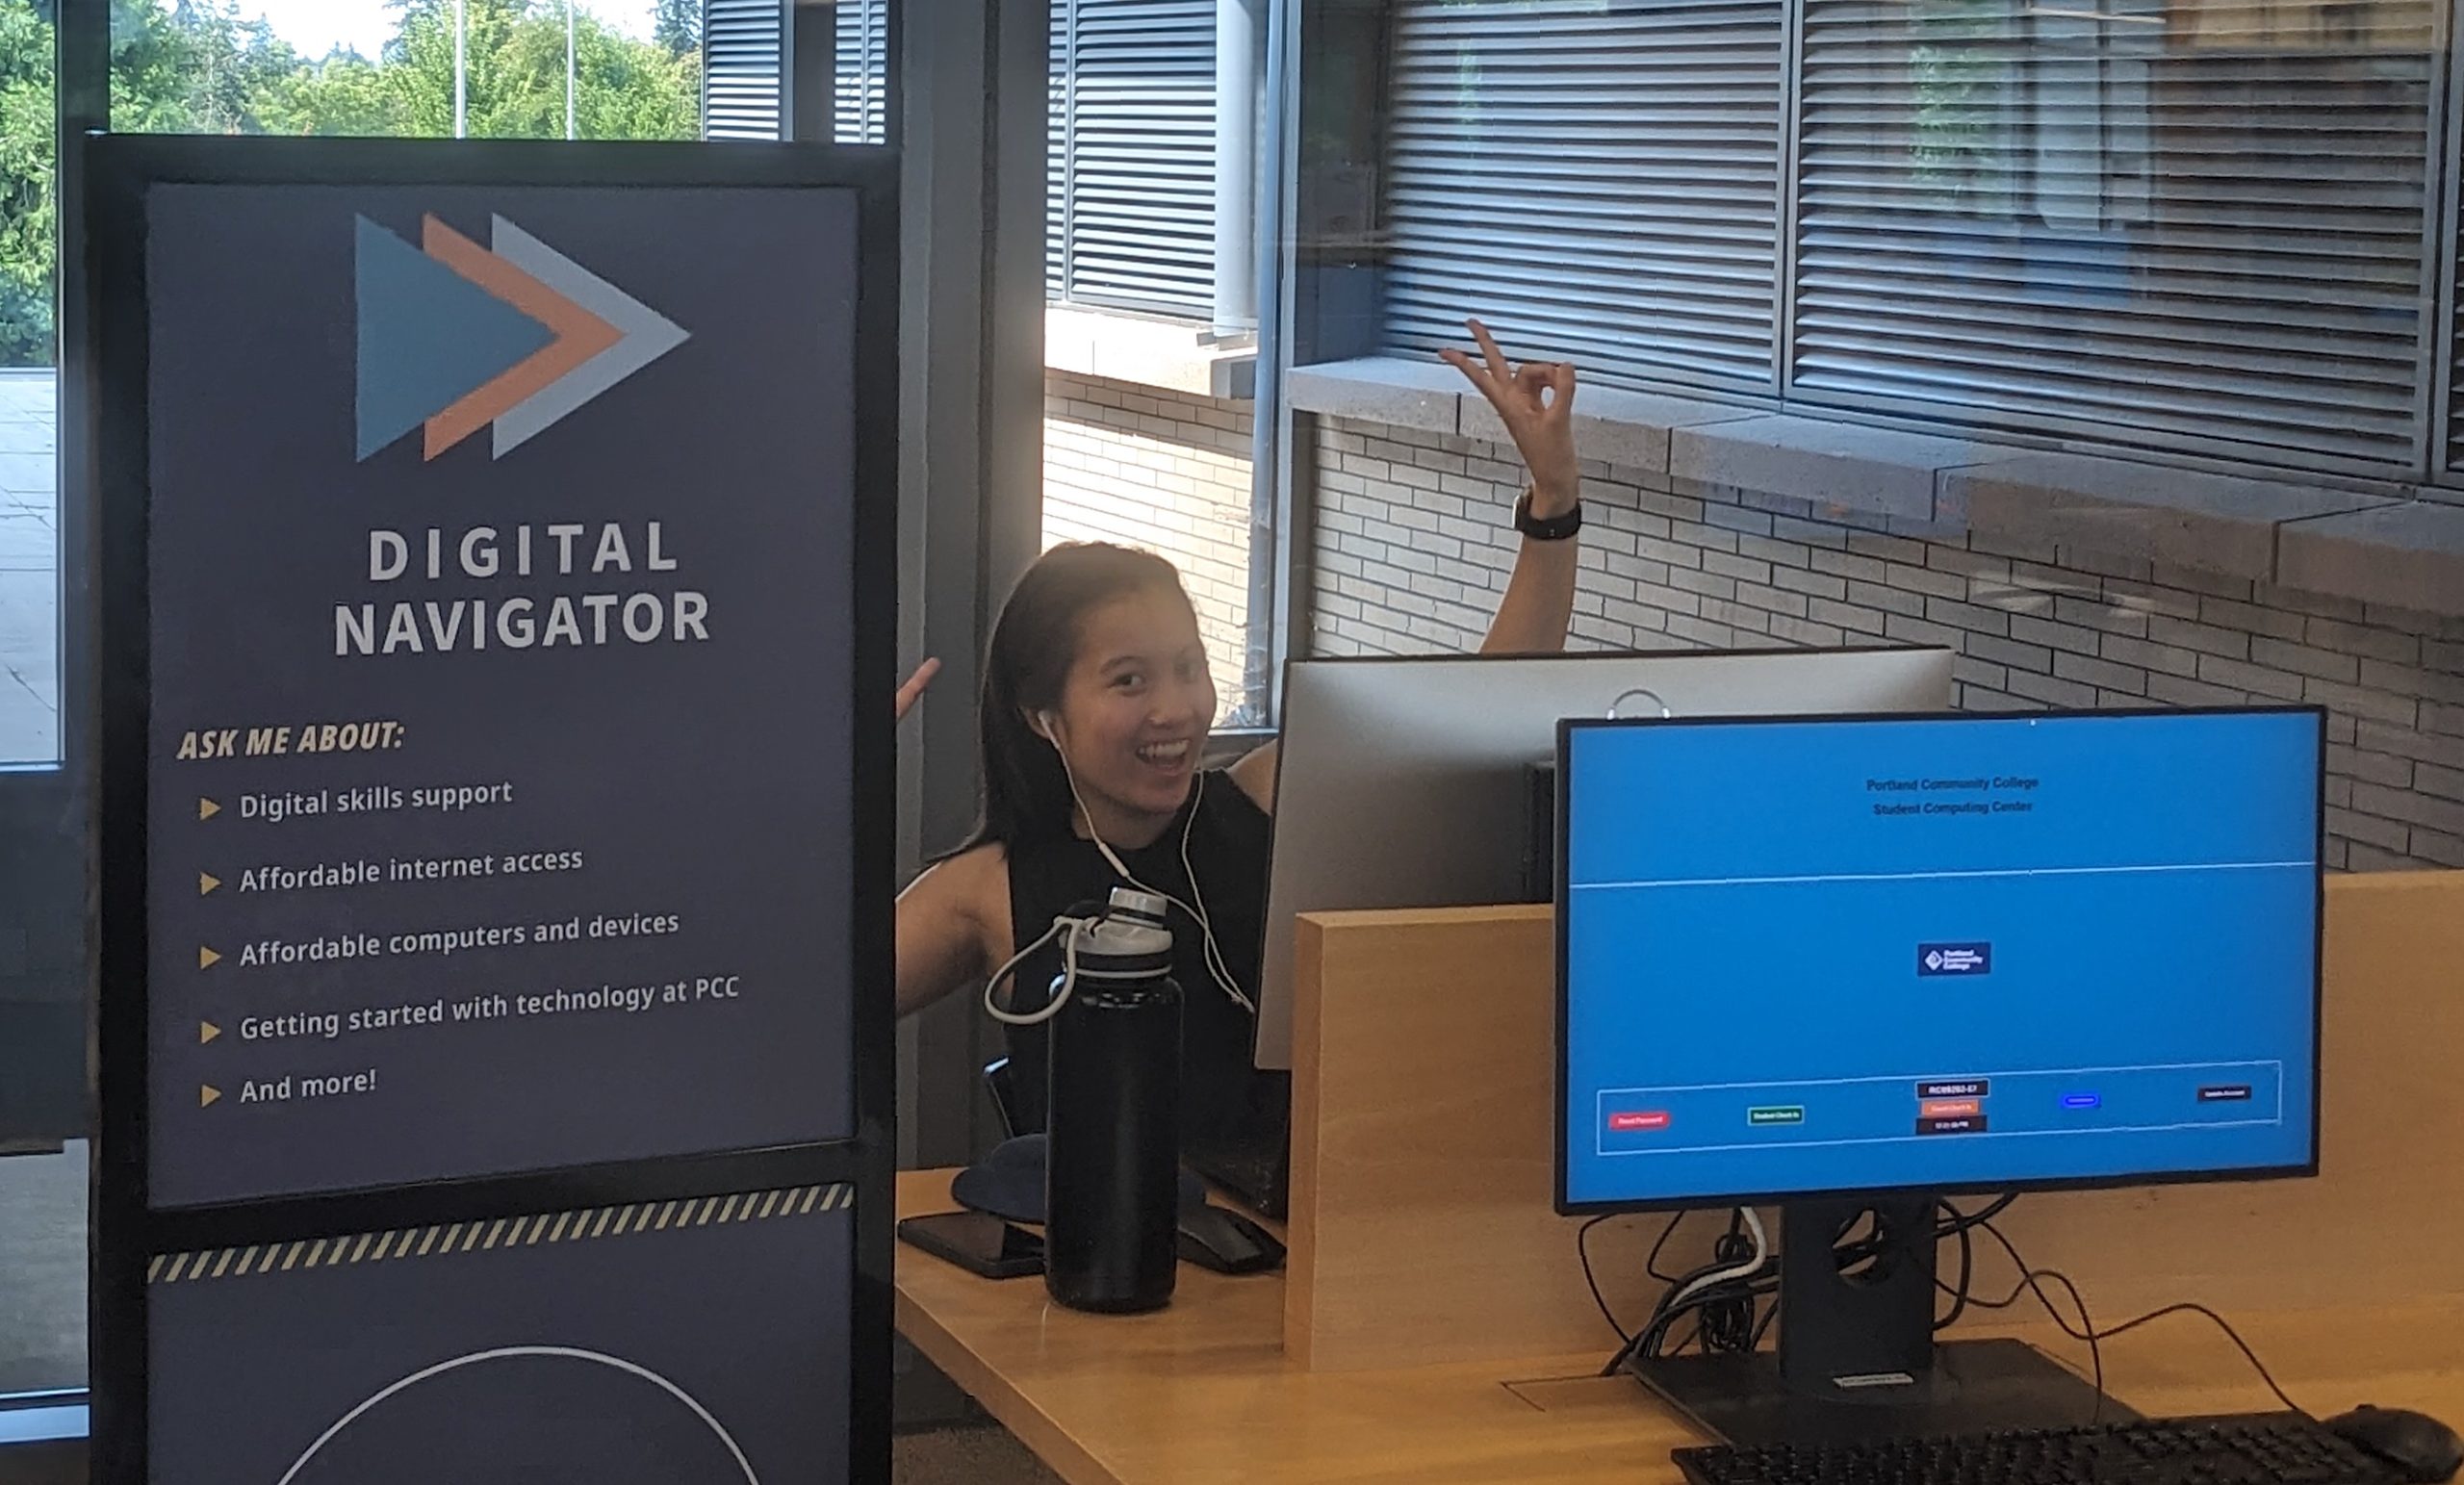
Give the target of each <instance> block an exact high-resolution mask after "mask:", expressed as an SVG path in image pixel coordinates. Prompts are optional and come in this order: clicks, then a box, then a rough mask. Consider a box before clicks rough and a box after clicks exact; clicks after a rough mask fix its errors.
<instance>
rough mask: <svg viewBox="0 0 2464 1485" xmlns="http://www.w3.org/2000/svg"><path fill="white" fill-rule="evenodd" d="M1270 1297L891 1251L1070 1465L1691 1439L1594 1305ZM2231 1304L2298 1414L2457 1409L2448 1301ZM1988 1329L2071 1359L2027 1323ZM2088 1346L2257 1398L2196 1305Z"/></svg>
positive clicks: (2460, 1400) (1575, 1455) (1294, 1463)
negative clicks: (1445, 1311) (1372, 1320)
mask: <svg viewBox="0 0 2464 1485" xmlns="http://www.w3.org/2000/svg"><path fill="white" fill-rule="evenodd" d="M950 1175H951V1173H950V1172H948V1171H918V1172H911V1173H909V1174H906V1175H902V1176H901V1177H899V1190H898V1195H899V1215H900V1216H912V1215H914V1214H917V1213H925V1212H942V1211H948V1210H950V1208H951V1205H952V1203H951V1202H950V1200H949V1189H950ZM2361 1261H2363V1262H2367V1258H2366V1256H2364V1257H2362V1259H2361ZM1987 1272H1988V1273H1989V1274H1990V1275H1991V1277H1990V1278H1989V1280H1988V1281H1987V1282H1988V1283H1989V1284H1991V1285H1999V1284H2001V1283H2003V1282H2004V1281H2003V1280H2002V1278H2001V1270H2000V1268H1999V1267H1992V1268H1989V1269H1988V1270H1987ZM2093 1298H2094V1296H2093V1295H2091V1296H2090V1299H2091V1302H2093ZM1283 1299H1284V1285H1283V1280H1282V1278H1281V1277H1280V1276H1279V1275H1261V1276H1252V1277H1247V1278H1238V1279H1235V1278H1226V1277H1223V1276H1221V1275H1219V1274H1213V1273H1208V1272H1206V1271H1204V1270H1202V1269H1197V1268H1193V1267H1189V1266H1187V1265H1184V1266H1183V1267H1182V1268H1181V1280H1180V1291H1179V1293H1178V1294H1177V1296H1176V1297H1175V1298H1174V1300H1173V1303H1172V1306H1171V1308H1170V1309H1168V1310H1165V1311H1163V1312H1161V1313H1160V1314H1156V1315H1151V1316H1141V1317H1135V1318H1128V1319H1119V1318H1110V1317H1101V1316H1088V1315H1078V1314H1073V1313H1071V1312H1069V1311H1065V1310H1062V1309H1060V1308H1058V1307H1056V1306H1053V1305H1051V1304H1050V1303H1048V1302H1047V1301H1046V1299H1045V1297H1044V1292H1043V1285H1042V1283H1041V1282H1040V1280H1036V1279H1008V1280H1001V1281H994V1280H989V1279H979V1278H976V1277H975V1276H974V1275H972V1274H969V1273H965V1272H963V1271H962V1270H960V1269H958V1268H956V1267H952V1266H950V1265H948V1264H945V1263H942V1262H941V1261H940V1260H938V1259H936V1258H933V1257H931V1256H929V1255H927V1254H924V1253H920V1252H917V1251H916V1250H915V1249H913V1248H911V1247H909V1246H907V1245H906V1244H904V1243H902V1244H900V1246H899V1250H898V1328H899V1330H900V1332H901V1333H902V1334H904V1335H905V1336H906V1337H907V1338H908V1339H909V1340H910V1341H911V1342H913V1343H914V1344H915V1345H916V1347H917V1348H918V1349H920V1350H921V1351H923V1353H924V1354H925V1355H927V1356H929V1357H931V1358H932V1359H933V1362H934V1364H935V1365H936V1366H938V1367H939V1368H940V1369H941V1370H943V1371H945V1372H947V1373H949V1375H950V1376H951V1377H952V1378H953V1379H955V1380H956V1381H957V1382H958V1383H959V1385H960V1386H962V1387H963V1388H965V1389H966V1390H967V1391H968V1392H969V1393H971V1394H973V1395H974V1396H975V1397H976V1399H977V1400H978V1401H979V1402H981V1403H983V1404H984V1406H985V1408H986V1409H987V1410H988V1412H990V1413H991V1414H992V1416H993V1417H994V1418H997V1419H999V1420H1000V1421H1002V1422H1003V1423H1004V1424H1006V1425H1007V1426H1008V1427H1009V1428H1010V1430H1011V1431H1012V1432H1014V1433H1015V1434H1016V1435H1017V1436H1018V1437H1019V1438H1020V1439H1021V1440H1023V1441H1024V1442H1025V1443H1026V1445H1027V1447H1029V1448H1032V1449H1034V1450H1035V1452H1036V1453H1037V1454H1038V1455H1040V1457H1041V1458H1042V1459H1043V1460H1044V1461H1045V1462H1046V1463H1047V1464H1049V1465H1051V1466H1052V1468H1053V1469H1054V1470H1056V1471H1057V1472H1060V1473H1061V1474H1062V1475H1063V1477H1065V1478H1066V1479H1068V1480H1070V1481H1073V1482H1078V1485H1088V1482H1101V1485H1144V1482H1148V1481H1172V1482H1176V1485H1193V1482H1208V1481H1218V1480H1220V1481H1256V1480H1345V1481H1361V1482H1373V1481H1394V1482H1398V1485H1400V1482H1404V1481H1440V1482H1443V1481H1460V1482H1465V1485H1470V1482H1475V1481H1477V1482H1480V1485H1496V1482H1500V1481H1516V1482H1525V1481H1532V1482H1547V1481H1557V1482H1565V1485H1574V1482H1587V1481H1599V1482H1608V1481H1616V1482H1618V1485H1655V1482H1672V1485H1673V1482H1675V1481H1676V1480H1677V1479H1678V1478H1679V1475H1678V1472H1677V1470H1676V1468H1675V1466H1673V1465H1671V1464H1670V1463H1669V1460H1668V1451H1669V1450H1670V1449H1672V1448H1677V1447H1682V1446H1684V1445H1686V1444H1690V1443H1696V1442H1700V1441H1699V1440H1697V1439H1695V1438H1694V1437H1693V1435H1692V1434H1691V1433H1690V1432H1689V1430H1688V1429H1687V1428H1686V1427H1685V1426H1684V1425H1683V1424H1682V1423H1681V1422H1679V1421H1677V1420H1676V1419H1675V1418H1674V1417H1673V1416H1671V1415H1670V1414H1668V1413H1667V1412H1666V1411H1664V1410H1663V1409H1662V1408H1660V1407H1659V1406H1658V1405H1657V1404H1656V1403H1655V1402H1654V1401H1652V1400H1651V1399H1650V1398H1649V1397H1648V1396H1647V1395H1645V1394H1644V1393H1643V1391H1642V1390H1641V1388H1639V1387H1638V1386H1636V1385H1635V1384H1634V1383H1632V1382H1630V1381H1628V1380H1625V1379H1623V1378H1605V1379H1604V1378H1598V1377H1594V1376H1591V1375H1590V1374H1589V1373H1591V1372H1592V1371H1595V1370H1598V1369H1599V1366H1600V1364H1601V1363H1602V1362H1603V1361H1604V1360H1605V1359H1606V1358H1607V1354H1608V1352H1609V1350H1610V1349H1612V1348H1613V1346H1614V1344H1615V1340H1614V1338H1613V1337H1611V1336H1610V1335H1609V1333H1608V1331H1607V1329H1606V1327H1605V1326H1604V1327H1602V1329H1601V1331H1600V1343H1601V1344H1600V1345H1599V1346H1598V1347H1597V1348H1595V1349H1593V1350H1591V1351H1588V1352H1582V1353H1576V1354H1563V1355H1556V1356H1538V1357H1530V1358H1525V1359H1520V1360H1514V1361H1481V1362H1457V1363H1451V1364H1449V1365H1445V1366H1437V1367H1419V1368H1412V1369H1408V1370H1389V1371H1320V1372H1312V1371H1307V1370H1302V1369H1301V1368H1300V1367H1299V1366H1298V1365H1297V1364H1296V1363H1295V1362H1293V1361H1291V1360H1290V1359H1288V1358H1287V1357H1286V1356H1285V1354H1284V1349H1283ZM2124 1318H2125V1317H2123V1316H2120V1315H2109V1316H2103V1317H2099V1319H2101V1320H2103V1321H2105V1322H2108V1323H2110V1322H2111V1321H2112V1320H2114V1319H2124ZM2233 1319H2234V1320H2235V1321H2236V1323H2237V1324H2240V1325H2241V1326H2242V1328H2243V1332H2244V1334H2245V1335H2246V1336H2247V1337H2248V1338H2249V1340H2250V1343H2251V1344H2252V1345H2254V1346H2256V1347H2258V1348H2259V1353H2260V1355H2261V1356H2262V1357H2264V1358H2265V1359H2266V1360H2267V1362H2268V1364H2269V1366H2270V1367H2271V1368H2272V1369H2273V1370H2275V1372H2276V1375H2277V1378H2278V1380H2280V1381H2282V1382H2283V1383H2284V1385H2285V1387H2286V1388H2287V1390H2289V1391H2290V1392H2291V1393H2292V1394H2293V1395H2294V1397H2295V1398H2296V1399H2297V1400H2298V1401H2299V1402H2301V1403H2302V1404H2303V1406H2305V1407H2307V1408H2308V1409H2310V1411H2312V1412H2313V1413H2317V1414H2320V1415H2322V1416H2324V1415H2326V1414H2330V1413H2334V1412H2339V1411H2341V1410H2343V1409H2344V1408H2346V1407H2348V1406H2350V1405H2351V1404H2353V1403H2356V1402H2363V1401H2370V1402H2376V1403H2380V1404H2382V1405H2386V1406H2394V1407H2413V1408H2420V1409H2422V1410H2424V1411H2425V1412H2429V1413H2431V1414H2434V1415H2436V1416H2437V1417H2440V1418H2444V1419H2449V1420H2453V1421H2459V1422H2464V1304H2455V1305H2445V1304H2442V1305H2436V1306H2409V1307H2405V1308H2403V1309H2393V1310H2391V1309H2351V1310H2310V1311H2306V1312H2298V1313H2290V1312H2288V1313H2272V1314H2256V1315H2250V1316H2235V1317H2233ZM1995 1333H1997V1332H1996V1331H1994V1330H1991V1329H1987V1328H1977V1329H1975V1330H1973V1331H1971V1330H1970V1329H1969V1328H1968V1327H1965V1326H1963V1327H1962V1328H1961V1334H1963V1335H1965V1334H1975V1335H1989V1334H1995ZM1998 1333H2003V1334H2018V1335H2024V1336H2026V1337H2027V1338H2028V1339H2030V1340H2034V1341H2037V1342H2038V1343H2039V1344H2042V1345H2045V1346H2046V1347H2047V1348H2048V1349H2049V1350H2051V1351H2052V1353H2053V1354H2054V1355H2056V1356H2058V1357H2060V1358H2062V1359H2063V1360H2064V1361H2065V1362H2066V1363H2084V1360H2085V1355H2084V1350H2083V1348H2080V1347H2077V1346H2070V1345H2066V1343H2063V1342H2062V1341H2061V1340H2060V1339H2059V1338H2058V1337H2057V1336H2054V1335H2053V1334H2051V1333H2050V1332H2048V1331H2045V1330H2042V1329H2031V1328H2029V1327H2025V1326H2021V1327H2018V1328H2016V1329H2014V1330H2005V1331H2001V1332H1998ZM2105 1367H2106V1378H2107V1386H2108V1387H2109V1389H2110V1390H2111V1391H2113V1392H2114V1393H2115V1394H2116V1395H2118V1396H2120V1397H2122V1398H2123V1399H2124V1400H2126V1401H2128V1402H2129V1403H2131V1404H2132V1405H2133V1406H2135V1407H2138V1408H2140V1409H2141V1410H2142V1411H2144V1412H2149V1413H2168V1414H2186V1413H2198V1412H2222V1411H2246V1410H2251V1409H2260V1408H2266V1407H2270V1406H2272V1403H2271V1399H2270V1398H2269V1396H2268V1395H2267V1393H2266V1391H2265V1389H2263V1388H2262V1387H2261V1386H2260V1384H2259V1381H2258V1379H2257V1377H2256V1376H2255V1375H2253V1374H2252V1373H2251V1371H2250V1370H2249V1368H2248V1366H2247V1364H2246V1363H2245V1362H2244V1361H2243V1360H2242V1358H2241V1355H2240V1353H2238V1352H2237V1351H2235V1350H2234V1349H2233V1347H2232V1344H2231V1343H2229V1342H2228V1341H2226V1340H2225V1339H2224V1337H2223V1336H2222V1335H2221V1334H2220V1333H2219V1332H2217V1331H2216V1330H2215V1329H2214V1328H2213V1327H2211V1326H2208V1325H2207V1324H2206V1323H2205V1322H2204V1321H2202V1320H2197V1319H2178V1320H2163V1321H2159V1322H2158V1323H2157V1324H2156V1325H2153V1326H2150V1327H2148V1328H2147V1329H2146V1330H2143V1331H2140V1332H2136V1333H2134V1334H2132V1335H2129V1336H2125V1337H2122V1338H2120V1339H2119V1340H2116V1341H2113V1342H2109V1343H2107V1344H2106V1347H2105Z"/></svg>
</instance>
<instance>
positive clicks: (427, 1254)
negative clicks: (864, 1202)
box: [147, 1186, 853, 1485]
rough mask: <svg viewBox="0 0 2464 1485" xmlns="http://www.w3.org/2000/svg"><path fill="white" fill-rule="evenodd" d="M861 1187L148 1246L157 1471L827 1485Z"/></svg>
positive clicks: (844, 1450)
mask: <svg viewBox="0 0 2464 1485" xmlns="http://www.w3.org/2000/svg"><path fill="white" fill-rule="evenodd" d="M852 1199H853V1192H852V1191H851V1189H850V1188H847V1187H844V1186H834V1187H808V1188H803V1189H800V1190H788V1191H762V1192H757V1193H753V1194H750V1195H743V1196H731V1197H710V1198H706V1199H704V1200H701V1201H691V1202H644V1203H639V1204H635V1205H629V1206H622V1207H610V1208H600V1209H595V1210H590V1211H581V1212H561V1213H548V1214H540V1215H533V1216H516V1217H511V1218H500V1219H495V1220H490V1221H481V1222H468V1223H454V1224H444V1225H438V1226H431V1227H422V1228H412V1229H405V1230H399V1231H391V1232H382V1233H367V1234H354V1235H351V1236H348V1237H342V1238H331V1239H319V1240H313V1241H305V1242H275V1243H267V1244H260V1245H251V1246H248V1247H244V1248H236V1249H222V1250H202V1251H194V1252H185V1253H175V1254H167V1255H165V1256H163V1257H160V1258H157V1259H156V1260H154V1262H153V1264H152V1272H151V1274H150V1275H149V1279H148V1283H147V1293H148V1297H149V1301H150V1304H149V1309H150V1311H151V1321H150V1328H151V1330H152V1333H153V1345H154V1352H153V1354H154V1363H153V1386H154V1394H155V1398H156V1402H155V1406H154V1408H153V1411H152V1418H151V1422H150V1426H149V1432H150V1434H151V1439H150V1450H149V1452H150V1454H151V1456H152V1458H153V1461H154V1468H153V1472H152V1477H153V1479H155V1480H157V1481H161V1482H163V1485H433V1482H436V1481H440V1480H451V1481H455V1482H457V1485H531V1482H534V1481H539V1480H588V1481H591V1482H593V1485H675V1482H679V1481H694V1482H699V1485H782V1482H788V1481H808V1480H811V1479H814V1478H816V1476H817V1475H818V1476H819V1477H822V1478H831V1477H834V1474H833V1473H832V1472H829V1471H827V1470H823V1469H821V1468H820V1467H821V1463H822V1462H824V1461H834V1460H844V1459H846V1458H847V1456H848V1450H849V1444H848V1431H849V1418H848V1411H847V1398H848V1396H849V1395H850V1381H851V1379H850V1377H849V1376H848V1374H847V1373H848V1366H849V1357H848V1349H847V1346H846V1342H845V1337H846V1335H847V1332H848V1328H849V1317H848V1314H847V1295H848V1293H849V1284H848V1274H849V1268H850V1264H851V1262H852V1251H853V1250H852V1244H851V1236H850V1235H851V1233H852V1231H853V1213H852V1212H851V1211H850V1210H849V1204H850V1202H851V1201H852Z"/></svg>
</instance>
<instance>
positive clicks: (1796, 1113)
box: [1745, 1107, 1806, 1124]
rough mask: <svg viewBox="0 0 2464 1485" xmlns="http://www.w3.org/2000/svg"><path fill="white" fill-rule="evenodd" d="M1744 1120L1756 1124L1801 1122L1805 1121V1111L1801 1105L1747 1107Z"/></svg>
mask: <svg viewBox="0 0 2464 1485" xmlns="http://www.w3.org/2000/svg"><path fill="white" fill-rule="evenodd" d="M1745 1121H1746V1122H1747V1123H1749V1124H1802V1123H1804V1122H1805V1121H1806V1111H1805V1110H1804V1109H1803V1108H1801V1107H1791V1108H1786V1109H1748V1110H1747V1111H1745Z"/></svg>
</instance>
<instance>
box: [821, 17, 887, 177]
mask: <svg viewBox="0 0 2464 1485" xmlns="http://www.w3.org/2000/svg"><path fill="white" fill-rule="evenodd" d="M836 12H837V13H836V16H835V23H836V37H835V40H836V43H837V44H836V47H835V51H836V55H835V57H834V61H833V67H832V70H833V71H834V73H835V74H836V77H837V108H836V111H835V113H834V116H833V120H832V134H833V137H834V139H835V140H836V141H837V142H839V143H841V144H880V143H883V142H884V141H886V140H887V139H888V137H889V0H838V4H837V6H836Z"/></svg>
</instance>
